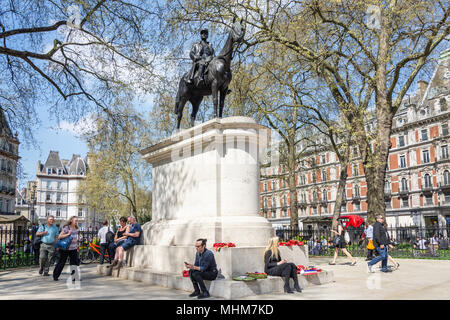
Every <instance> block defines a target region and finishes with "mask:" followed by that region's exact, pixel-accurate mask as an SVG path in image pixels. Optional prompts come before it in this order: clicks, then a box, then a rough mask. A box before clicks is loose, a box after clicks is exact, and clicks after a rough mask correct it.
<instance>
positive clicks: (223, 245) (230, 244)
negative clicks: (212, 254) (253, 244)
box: [213, 242, 236, 251]
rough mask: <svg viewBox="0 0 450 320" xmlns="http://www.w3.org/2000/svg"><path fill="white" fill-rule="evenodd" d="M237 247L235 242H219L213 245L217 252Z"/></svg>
mask: <svg viewBox="0 0 450 320" xmlns="http://www.w3.org/2000/svg"><path fill="white" fill-rule="evenodd" d="M234 247H236V245H235V244H234V243H233V242H228V243H225V242H218V243H214V244H213V248H214V249H216V251H220V249H221V248H234Z"/></svg>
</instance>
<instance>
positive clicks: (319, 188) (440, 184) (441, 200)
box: [260, 49, 450, 228]
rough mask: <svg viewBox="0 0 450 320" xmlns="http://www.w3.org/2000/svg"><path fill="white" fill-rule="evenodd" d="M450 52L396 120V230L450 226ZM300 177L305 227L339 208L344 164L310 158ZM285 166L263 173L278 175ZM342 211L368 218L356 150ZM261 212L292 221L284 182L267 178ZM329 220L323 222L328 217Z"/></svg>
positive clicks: (325, 156)
mask: <svg viewBox="0 0 450 320" xmlns="http://www.w3.org/2000/svg"><path fill="white" fill-rule="evenodd" d="M449 124H450V49H447V50H445V51H443V52H442V53H441V56H440V59H439V63H438V65H437V67H436V69H435V71H434V74H433V76H432V78H431V80H430V83H427V82H425V81H418V83H417V91H416V92H415V93H414V94H413V95H407V96H406V98H405V99H404V100H403V104H402V106H401V108H400V109H399V110H398V112H397V114H396V116H395V117H394V121H393V127H392V135H391V143H392V147H391V150H390V153H389V161H388V168H387V169H388V171H387V175H386V186H385V203H386V216H387V222H388V224H389V225H390V226H393V227H395V226H402V225H422V226H430V225H433V224H438V225H440V226H445V225H446V224H447V223H450V157H449V148H450V132H449ZM299 168H301V169H300V170H299V171H298V172H297V173H296V183H297V193H298V206H299V221H301V222H302V223H303V227H305V226H306V227H309V228H311V227H314V228H315V227H316V226H317V224H316V225H314V226H313V222H314V220H317V221H319V220H320V219H318V218H321V217H329V216H331V215H332V212H333V210H334V203H335V200H336V191H337V184H338V181H339V176H338V175H339V172H340V167H339V162H338V160H337V157H336V155H335V153H334V152H331V151H321V152H318V153H316V154H313V155H308V156H307V157H305V159H302V160H301V161H300V163H299ZM282 169H283V168H281V167H279V168H267V169H262V170H263V171H264V170H265V171H264V172H263V174H266V175H267V174H273V173H274V171H275V170H277V171H278V172H282ZM347 171H348V178H347V184H346V190H345V195H346V196H345V197H344V200H345V201H344V205H343V206H342V211H341V213H352V214H358V215H361V216H363V217H365V216H366V215H367V201H366V200H367V183H366V181H365V176H364V170H363V167H362V164H361V159H360V157H359V154H358V148H357V147H355V148H353V154H352V159H351V164H350V165H349V166H348V168H347ZM260 191H261V214H262V215H264V216H266V217H267V218H268V219H269V220H270V221H271V222H272V223H273V224H274V225H287V224H289V223H290V208H289V203H290V198H289V190H288V188H287V185H286V183H285V182H284V181H283V180H280V179H265V180H264V179H262V180H261V190H260ZM322 220H323V219H322Z"/></svg>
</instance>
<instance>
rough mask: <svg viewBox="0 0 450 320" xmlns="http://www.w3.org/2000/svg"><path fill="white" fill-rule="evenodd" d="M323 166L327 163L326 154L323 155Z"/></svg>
mask: <svg viewBox="0 0 450 320" xmlns="http://www.w3.org/2000/svg"><path fill="white" fill-rule="evenodd" d="M321 162H322V163H323V164H324V163H327V157H326V155H325V154H323V155H322V161H321Z"/></svg>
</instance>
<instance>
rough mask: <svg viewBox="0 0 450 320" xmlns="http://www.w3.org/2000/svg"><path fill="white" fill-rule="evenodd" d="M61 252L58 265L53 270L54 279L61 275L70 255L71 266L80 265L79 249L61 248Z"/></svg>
mask: <svg viewBox="0 0 450 320" xmlns="http://www.w3.org/2000/svg"><path fill="white" fill-rule="evenodd" d="M59 252H60V258H59V261H58V264H57V265H56V267H55V269H54V270H53V279H58V278H59V276H60V275H61V272H62V271H63V269H64V265H65V264H66V261H67V257H69V264H70V265H71V266H79V265H80V263H79V259H78V252H77V250H61V249H59Z"/></svg>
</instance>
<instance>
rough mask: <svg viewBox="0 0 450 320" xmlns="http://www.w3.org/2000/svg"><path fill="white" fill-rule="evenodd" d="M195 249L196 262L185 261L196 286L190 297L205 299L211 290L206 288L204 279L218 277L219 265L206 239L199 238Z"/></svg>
mask: <svg viewBox="0 0 450 320" xmlns="http://www.w3.org/2000/svg"><path fill="white" fill-rule="evenodd" d="M195 249H196V250H197V253H196V254H195V262H194V264H190V263H187V262H185V265H186V268H188V269H189V278H190V279H191V281H192V285H193V286H194V292H193V293H191V294H190V295H189V297H197V298H198V299H204V298H208V297H209V291H208V289H206V286H205V283H204V282H203V280H214V279H216V278H217V274H218V272H217V265H216V260H215V259H214V254H213V253H212V252H211V251H210V250H208V249H206V239H198V240H197V242H196V243H195ZM200 290H201V292H200Z"/></svg>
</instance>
